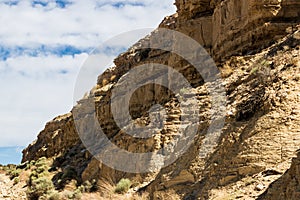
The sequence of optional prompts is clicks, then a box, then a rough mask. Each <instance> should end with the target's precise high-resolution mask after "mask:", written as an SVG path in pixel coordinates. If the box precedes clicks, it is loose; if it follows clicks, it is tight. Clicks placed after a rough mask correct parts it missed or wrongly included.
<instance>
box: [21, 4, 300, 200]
mask: <svg viewBox="0 0 300 200" xmlns="http://www.w3.org/2000/svg"><path fill="white" fill-rule="evenodd" d="M175 4H176V6H177V8H178V11H177V13H176V14H174V15H173V16H170V17H166V18H165V19H164V21H163V22H162V23H161V25H160V27H163V28H169V29H173V30H177V31H180V32H182V33H185V34H187V35H188V36H190V37H192V38H194V39H195V40H197V41H198V42H199V43H200V44H202V45H203V46H204V47H205V48H206V49H207V51H208V52H209V53H210V54H211V55H212V56H213V57H214V58H215V59H216V61H217V63H218V64H219V69H220V71H221V74H222V77H223V83H222V84H223V85H224V87H225V89H226V96H227V101H228V104H227V108H226V109H227V111H226V113H227V116H226V124H225V126H224V128H223V132H222V135H221V138H220V141H219V143H218V146H217V148H216V150H215V151H214V152H212V153H211V154H209V155H208V157H206V158H203V157H202V156H201V153H203V152H201V151H202V149H201V148H200V147H201V146H202V143H203V139H204V135H203V132H205V130H207V128H208V127H209V125H210V121H211V119H210V118H211V114H210V108H211V99H210V96H209V94H208V91H207V87H208V83H204V81H203V79H202V77H201V75H200V74H199V73H196V70H195V69H194V68H193V67H192V66H191V65H190V64H189V63H188V62H187V61H185V60H183V59H182V58H180V57H179V56H178V55H175V54H172V53H168V52H163V51H160V50H150V49H143V50H141V49H138V47H139V46H140V45H141V44H145V43H147V42H149V40H150V39H151V35H150V36H148V37H146V38H144V39H142V40H141V41H139V42H138V43H137V44H135V45H134V46H133V47H132V48H130V49H129V50H128V51H127V52H125V53H123V54H121V55H120V56H119V57H118V58H116V59H115V67H113V68H110V69H108V70H106V71H105V72H104V73H103V74H102V75H101V76H99V78H98V81H97V85H96V86H95V87H94V89H92V90H91V92H90V94H89V95H88V96H87V97H85V98H83V99H82V100H80V101H79V102H78V105H76V106H75V107H74V108H73V110H72V113H73V114H74V113H76V111H77V110H78V109H80V110H81V111H83V112H80V115H75V116H74V115H72V113H69V114H67V115H64V116H60V117H57V118H55V119H54V120H53V121H51V122H49V123H47V124H46V127H45V129H44V130H43V131H42V132H41V133H40V134H39V136H38V139H37V140H36V141H35V142H34V143H32V144H31V145H29V147H27V148H26V149H25V150H24V151H23V154H24V156H23V161H28V160H36V159H38V158H39V157H42V156H45V157H47V158H53V159H54V160H55V161H54V164H53V166H52V167H53V169H57V170H61V171H63V170H64V169H66V168H70V167H72V168H74V169H75V171H76V173H77V176H78V178H77V180H78V181H85V180H92V179H96V180H99V181H101V180H103V179H111V180H114V181H118V180H120V178H124V177H128V178H130V179H131V180H134V181H136V182H138V183H139V184H140V186H138V187H137V190H139V189H140V190H141V191H147V192H149V193H150V194H151V195H150V196H151V198H152V199H158V197H157V196H156V194H158V193H160V192H164V191H166V190H173V191H175V192H176V193H177V194H178V195H179V196H180V198H182V199H197V198H199V199H215V198H216V199H217V198H219V197H218V191H220V189H219V188H222V191H223V190H228V191H233V192H234V193H233V195H234V196H231V198H234V199H235V198H238V197H239V198H244V199H255V198H256V197H258V196H259V195H260V194H261V193H263V192H264V190H265V189H266V188H267V187H268V186H269V184H270V183H271V181H273V180H275V178H278V174H277V175H276V176H275V175H274V176H271V177H270V178H269V175H268V176H264V175H262V174H264V173H267V172H270V171H272V170H273V171H278V172H280V173H283V172H284V171H285V170H287V169H288V168H289V166H290V162H291V158H292V157H293V156H294V154H295V151H296V150H297V149H299V146H300V136H299V132H300V123H299V119H300V104H299V102H300V96H299V94H300V87H299V81H300V76H299V75H298V74H300V73H299V70H300V64H299V57H300V50H299V48H300V46H299V44H300V36H299V30H298V29H299V26H298V27H297V26H296V25H298V24H299V22H300V17H299V16H300V13H299V12H300V1H298V0H282V1H279V0H278V1H273V0H269V1H254V0H250V1H246V0H245V1H244V0H242V1H236V0H224V1H221V0H219V1H218V0H214V1H209V0H200V1H199V0H188V1H184V0H177V1H176V3H175ZM297 30H298V31H297ZM284 36H286V37H284ZM277 40H278V41H277ZM272 43H274V45H273V46H270V44H272ZM266 47H268V48H266ZM263 49H264V50H263ZM233 55H235V56H233ZM151 62H154V63H160V64H165V65H167V66H172V67H173V68H174V69H176V70H178V71H179V72H180V73H182V74H183V75H184V76H185V77H186V78H187V80H189V81H190V82H191V85H192V86H193V87H194V88H193V92H194V93H195V94H196V97H197V99H198V105H197V106H195V108H192V109H199V119H200V126H199V133H198V134H197V137H196V139H195V142H194V144H193V145H192V146H191V147H190V148H189V149H188V151H187V152H186V153H185V154H183V155H182V156H181V157H180V158H179V159H178V160H176V162H174V163H173V164H172V165H170V166H167V167H165V168H163V169H162V170H160V171H158V172H155V173H147V174H130V173H124V172H120V171H117V170H114V169H111V168H109V167H107V166H105V165H104V164H102V163H100V162H99V161H97V160H96V159H94V158H92V156H91V155H90V154H89V152H88V151H87V150H86V149H85V147H84V146H83V144H82V143H81V141H80V139H79V137H78V135H77V133H76V127H75V125H74V121H73V120H80V122H81V126H80V128H81V129H82V130H84V131H86V132H88V131H89V130H90V127H92V126H94V124H90V123H89V121H88V119H89V118H91V117H93V115H94V114H96V116H97V118H98V121H99V123H100V125H101V128H102V129H103V131H104V132H105V134H106V136H107V137H108V138H109V139H110V140H111V141H112V142H113V143H114V144H116V145H117V146H119V147H121V148H123V149H126V150H128V151H130V152H148V151H158V150H159V149H160V148H161V147H162V146H164V145H167V144H169V143H170V142H172V140H173V138H174V137H175V136H176V133H177V131H178V127H179V122H180V119H181V111H180V108H179V105H178V99H177V98H178V96H176V95H175V94H172V93H170V92H169V91H168V90H167V89H166V88H163V87H161V86H158V85H155V84H152V85H151V84H150V85H146V86H145V87H142V88H139V89H138V90H136V91H135V93H134V94H133V96H132V99H131V104H130V109H129V110H130V114H131V115H132V118H133V119H134V120H135V122H136V123H138V124H142V125H147V124H148V122H149V117H150V116H149V115H147V111H148V110H149V109H150V108H151V107H152V106H153V105H154V104H157V103H159V104H161V105H162V106H163V107H164V108H165V110H166V113H167V123H166V124H165V126H164V127H163V129H162V130H159V131H157V132H156V134H155V135H154V136H153V137H152V138H149V139H147V140H143V141H141V140H139V139H135V138H132V137H130V136H128V135H126V134H124V133H123V132H122V131H121V130H120V128H119V127H118V126H117V125H116V123H115V121H114V118H113V116H112V108H111V106H110V102H111V95H112V94H111V90H112V88H114V87H116V85H121V86H122V84H124V83H122V82H121V81H120V82H119V80H120V78H121V77H122V76H124V75H125V74H126V73H127V72H128V71H129V70H130V69H132V68H134V67H135V66H137V65H141V64H143V63H151ZM151 70H152V69H149V71H151ZM145 73H147V72H145ZM174 81H176V80H174ZM158 84H159V83H158ZM90 102H94V104H95V108H96V113H94V111H93V109H94V106H91V104H89V103H90ZM92 105H93V104H92ZM160 112H161V109H158V110H156V112H155V114H157V115H159V114H160ZM191 114H193V113H191ZM121 117H122V116H121ZM184 123H185V122H184ZM77 128H78V127H77ZM132 128H134V127H132ZM96 139H97V138H95V141H97V140H96ZM95 145H96V144H95ZM113 159H118V158H117V157H114V158H113ZM137 164H140V165H143V164H144V163H137ZM293 166H294V167H293ZM293 166H292V168H295V165H293ZM290 171H293V169H292V170H290ZM294 171H295V170H294ZM265 177H268V178H265ZM245 180H247V182H248V181H249V184H246V183H245ZM232 184H234V186H232ZM241 188H242V189H243V190H242V189H241ZM255 188H256V189H255ZM240 189H241V192H239V193H238V194H237V193H236V192H237V191H238V190H240ZM250 190H251V192H249V191H250ZM220 194H221V196H222V194H223V193H222V192H220ZM268 194H269V193H268ZM285 197H287V196H285ZM288 197H293V196H288Z"/></svg>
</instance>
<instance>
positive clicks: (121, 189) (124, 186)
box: [114, 178, 132, 194]
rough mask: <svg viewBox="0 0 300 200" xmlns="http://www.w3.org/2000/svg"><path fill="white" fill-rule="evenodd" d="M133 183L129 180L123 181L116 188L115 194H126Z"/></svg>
mask: <svg viewBox="0 0 300 200" xmlns="http://www.w3.org/2000/svg"><path fill="white" fill-rule="evenodd" d="M131 185H132V184H131V181H130V180H129V179H123V178H122V179H121V180H120V181H119V182H118V184H117V185H116V188H115V190H114V191H115V193H119V194H121V193H126V192H127V191H128V190H129V189H130V187H131Z"/></svg>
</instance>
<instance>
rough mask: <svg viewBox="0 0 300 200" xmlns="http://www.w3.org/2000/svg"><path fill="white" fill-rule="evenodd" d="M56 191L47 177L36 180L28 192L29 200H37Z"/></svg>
mask: <svg viewBox="0 0 300 200" xmlns="http://www.w3.org/2000/svg"><path fill="white" fill-rule="evenodd" d="M53 190H54V185H53V183H52V181H51V180H49V179H48V178H47V177H41V178H37V179H34V180H33V181H32V183H31V186H30V187H29V188H28V190H27V195H28V197H29V199H32V200H35V199H39V197H41V196H44V195H45V194H50V193H51V192H52V191H53Z"/></svg>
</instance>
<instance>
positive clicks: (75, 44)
mask: <svg viewBox="0 0 300 200" xmlns="http://www.w3.org/2000/svg"><path fill="white" fill-rule="evenodd" d="M174 12H175V7H174V6H173V1H172V0H167V1H157V0H0V13H1V14H0V26H1V29H0V91H1V98H0V128H1V132H0V163H5V162H8V161H9V160H11V162H16V160H18V159H19V156H20V151H19V150H20V148H19V146H22V147H24V146H27V145H28V144H29V143H31V142H32V141H33V140H34V139H35V138H36V136H37V134H38V133H39V131H41V130H42V129H43V127H44V125H45V123H46V122H47V121H49V120H51V119H53V118H54V117H55V116H57V115H59V114H63V113H66V112H68V111H70V110H71V108H72V106H73V91H74V85H75V82H76V77H77V75H78V72H79V70H80V67H81V66H82V64H83V62H84V61H85V59H86V58H87V57H88V53H90V52H91V50H93V49H94V48H95V47H97V46H98V45H100V44H101V43H102V42H104V41H106V40H108V39H110V38H112V37H113V36H116V35H118V34H120V33H123V32H126V31H131V30H135V29H139V28H154V27H157V25H158V24H159V23H160V21H161V20H162V19H163V17H164V16H167V15H170V14H172V13H174ZM124 48H125V47H124ZM124 48H123V49H124ZM108 52H109V53H111V54H112V55H115V54H116V53H118V52H117V51H114V50H113V51H108ZM108 52H106V53H108ZM106 67H108V66H101V67H100V68H99V74H100V73H101V72H102V71H103V70H104V69H105V68H106ZM95 82H96V80H95ZM3 147H6V148H3ZM7 147H10V148H7ZM17 147H18V148H17ZM16 152H17V153H16ZM6 155H7V156H6Z"/></svg>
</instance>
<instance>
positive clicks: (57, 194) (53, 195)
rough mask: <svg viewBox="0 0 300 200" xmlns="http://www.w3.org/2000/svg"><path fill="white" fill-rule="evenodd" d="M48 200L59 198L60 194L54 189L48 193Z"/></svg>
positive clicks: (58, 199) (57, 199)
mask: <svg viewBox="0 0 300 200" xmlns="http://www.w3.org/2000/svg"><path fill="white" fill-rule="evenodd" d="M48 199H49V200H60V199H61V198H60V195H59V193H58V192H57V191H54V192H52V193H50V194H49V195H48Z"/></svg>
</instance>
